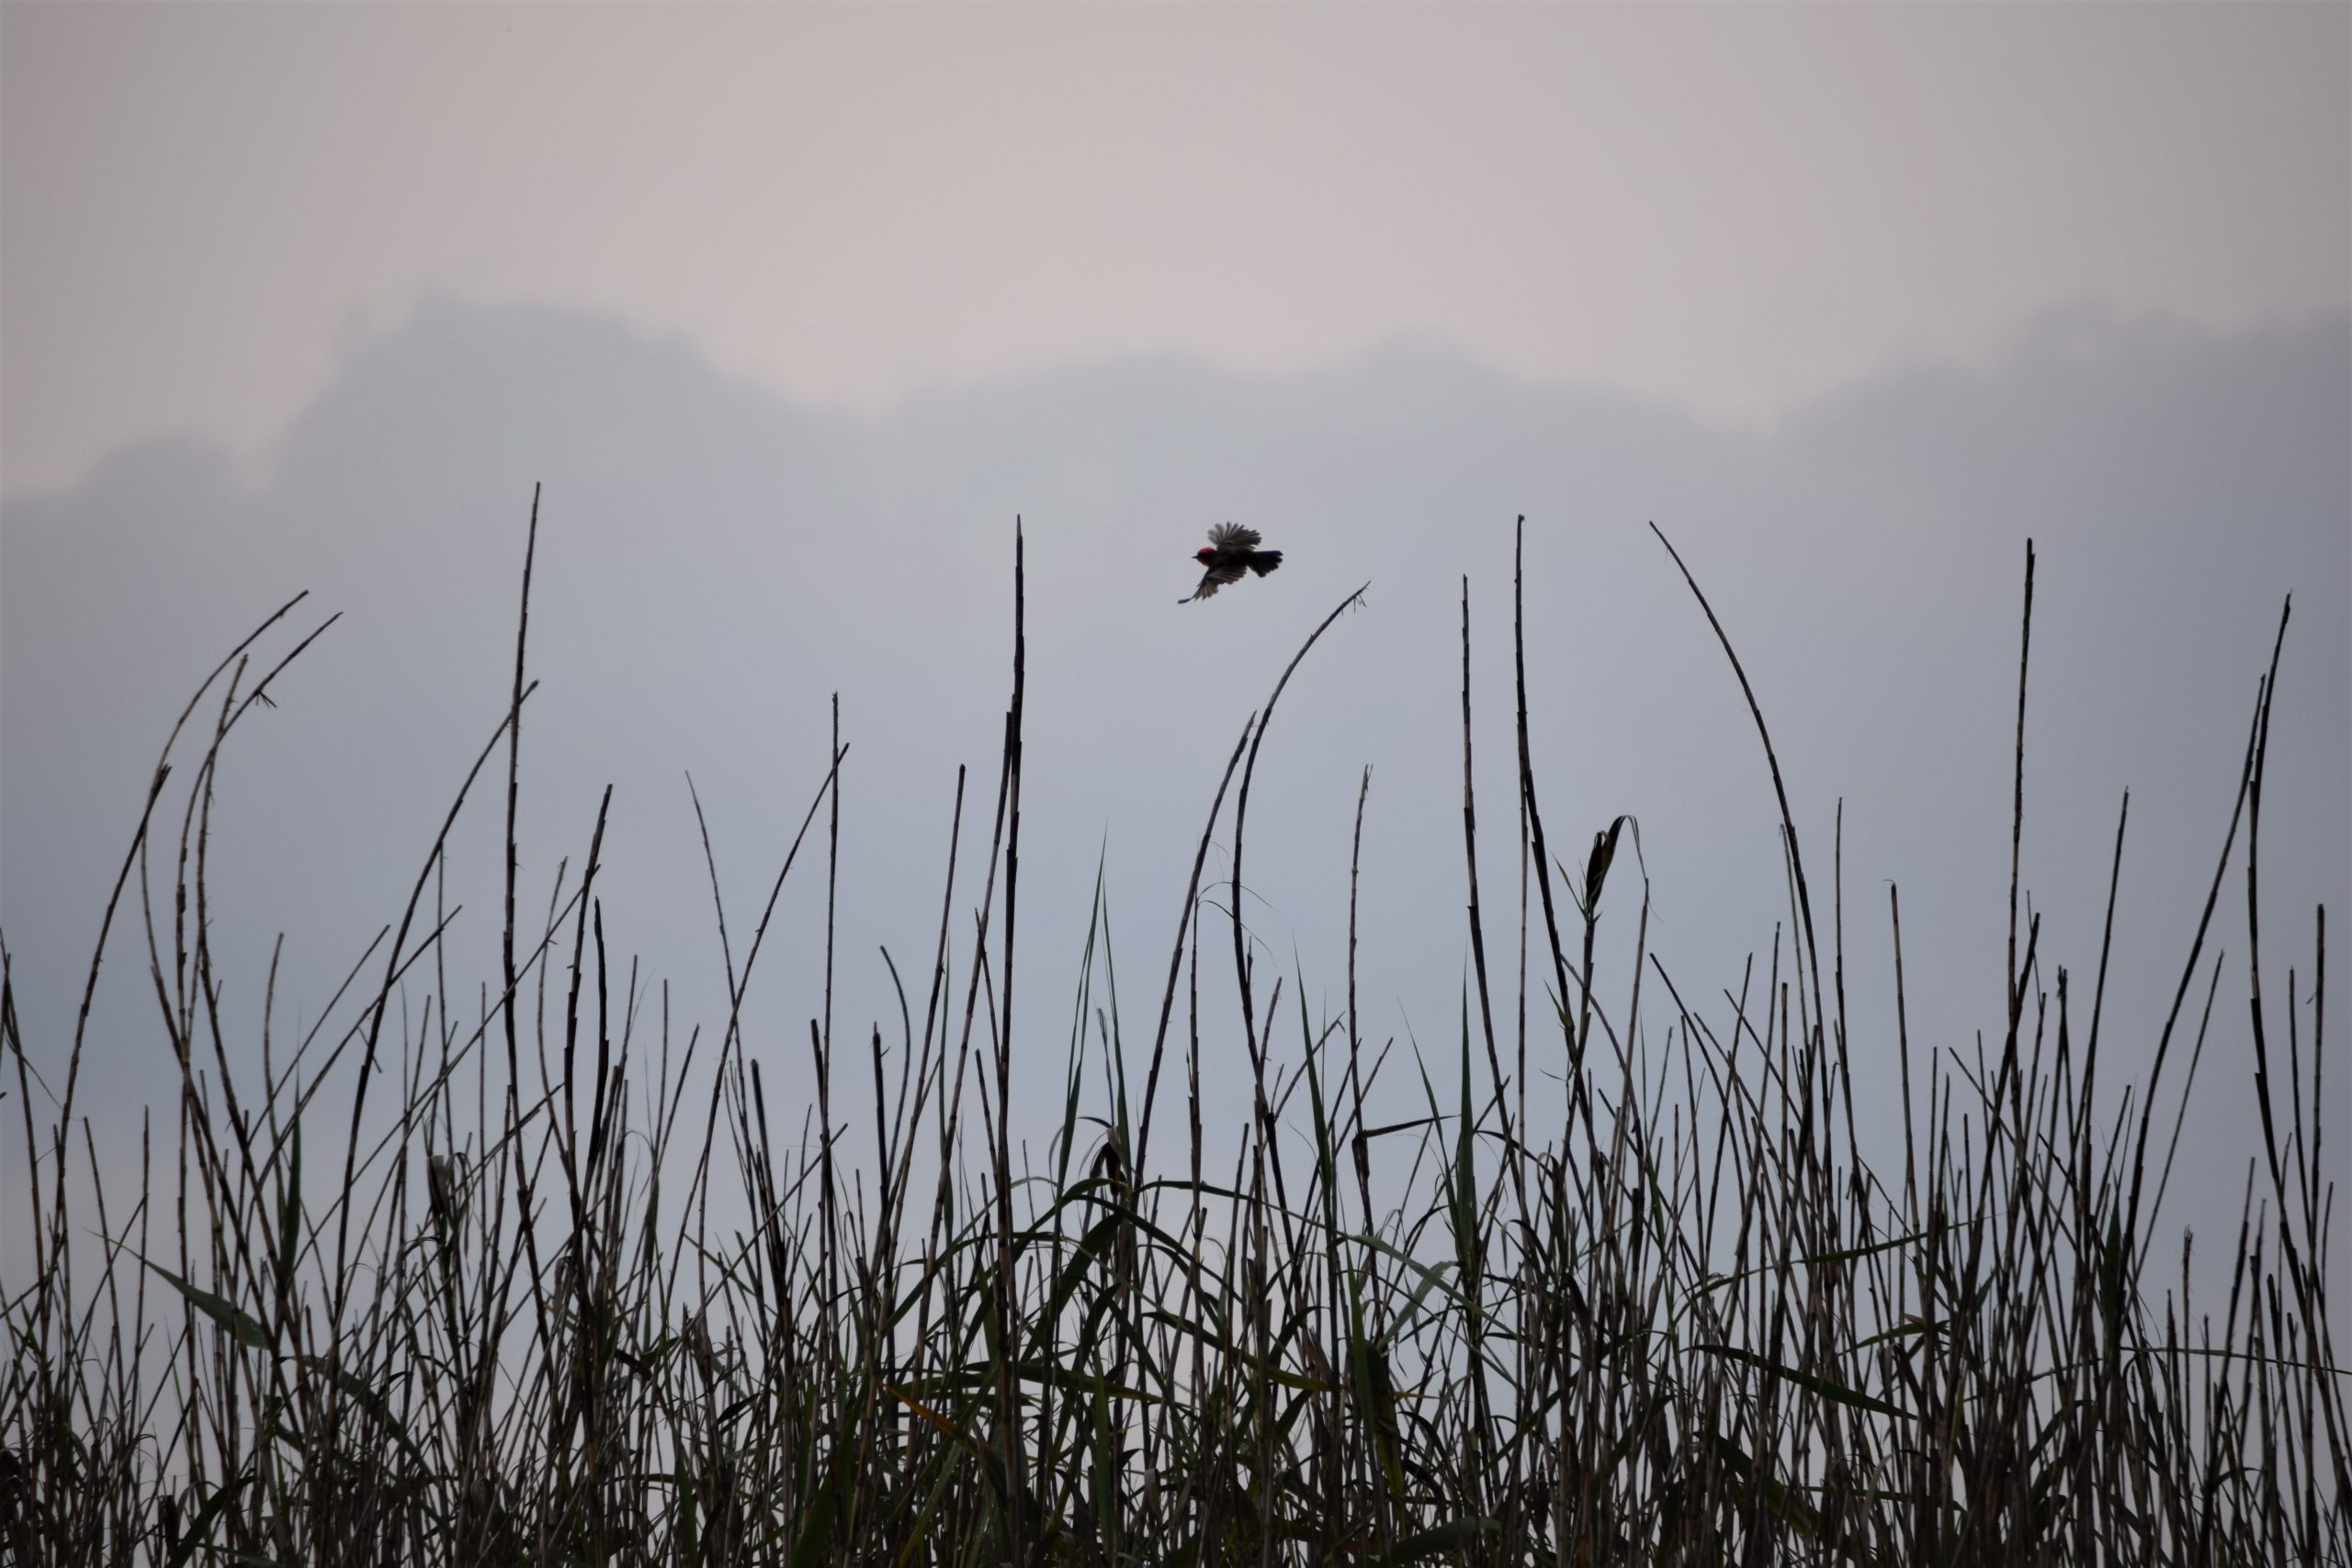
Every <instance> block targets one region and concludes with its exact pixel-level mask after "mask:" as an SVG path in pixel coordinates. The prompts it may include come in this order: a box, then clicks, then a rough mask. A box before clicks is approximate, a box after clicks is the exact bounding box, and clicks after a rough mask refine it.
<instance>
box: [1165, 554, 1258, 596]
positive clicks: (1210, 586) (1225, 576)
mask: <svg viewBox="0 0 2352 1568" xmlns="http://www.w3.org/2000/svg"><path fill="white" fill-rule="evenodd" d="M1245 570H1247V569H1246V568H1244V567H1243V566H1242V564H1241V563H1240V562H1239V561H1234V562H1231V563H1230V564H1228V565H1224V566H1213V567H1211V568H1209V569H1208V570H1207V571H1205V572H1204V573H1202V574H1201V585H1200V586H1199V587H1198V588H1195V589H1193V592H1191V593H1189V594H1187V595H1186V596H1185V597H1183V598H1182V599H1179V600H1177V601H1176V603H1178V604H1191V603H1192V602H1193V600H1195V599H1205V598H1207V597H1208V596H1209V595H1210V594H1212V593H1214V592H1216V591H1217V590H1218V589H1220V588H1222V587H1224V586H1225V585H1226V584H1227V583H1228V582H1238V581H1241V578H1242V573H1243V572H1244V571H1245Z"/></svg>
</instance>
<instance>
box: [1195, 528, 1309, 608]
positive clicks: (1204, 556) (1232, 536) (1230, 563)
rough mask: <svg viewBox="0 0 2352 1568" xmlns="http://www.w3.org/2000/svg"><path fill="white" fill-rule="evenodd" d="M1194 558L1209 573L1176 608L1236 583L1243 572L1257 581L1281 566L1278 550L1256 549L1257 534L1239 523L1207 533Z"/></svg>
mask: <svg viewBox="0 0 2352 1568" xmlns="http://www.w3.org/2000/svg"><path fill="white" fill-rule="evenodd" d="M1193 559H1194V560H1196V561H1198V562H1200V563H1201V565H1202V566H1204V567H1205V568H1207V569H1208V570H1206V571H1204V573H1203V574H1202V576H1201V585H1200V586H1199V587H1198V588H1195V589H1193V592H1191V593H1189V594H1187V595H1185V596H1184V597H1183V598H1182V599H1179V600H1177V601H1176V603H1178V604H1191V603H1192V602H1193V600H1195V599H1205V598H1207V597H1208V596H1209V595H1210V594H1212V593H1214V592H1216V591H1217V590H1218V589H1220V588H1222V587H1224V586H1225V585H1226V584H1227V583H1228V582H1238V581H1241V575H1242V573H1244V572H1249V571H1254V572H1256V573H1257V574H1258V575H1259V576H1260V577H1263V576H1265V575H1266V573H1268V572H1270V571H1272V570H1274V568H1276V567H1278V566H1280V565H1282V564H1283V553H1282V551H1280V550H1261V549H1260V548H1259V547H1258V530H1257V529H1255V528H1244V527H1243V526H1242V525H1240V524H1238V523H1220V524H1218V525H1216V527H1214V528H1212V529H1210V530H1209V542H1208V543H1207V544H1205V545H1204V546H1202V547H1200V548H1199V549H1197V550H1194V551H1193Z"/></svg>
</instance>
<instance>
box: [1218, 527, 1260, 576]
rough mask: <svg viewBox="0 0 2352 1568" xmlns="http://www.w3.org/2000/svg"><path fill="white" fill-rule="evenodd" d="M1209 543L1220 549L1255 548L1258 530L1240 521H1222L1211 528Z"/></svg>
mask: <svg viewBox="0 0 2352 1568" xmlns="http://www.w3.org/2000/svg"><path fill="white" fill-rule="evenodd" d="M1209 543H1210V544H1212V545H1214V546H1216V547H1217V548H1218V549H1220V550H1254V549H1256V548H1257V547H1258V530H1257V529H1255V528H1244V527H1243V526H1242V525H1240V524H1238V523H1220V524H1218V525H1216V527H1214V528H1212V529H1210V530H1209ZM1228 581H1230V580H1229V579H1228Z"/></svg>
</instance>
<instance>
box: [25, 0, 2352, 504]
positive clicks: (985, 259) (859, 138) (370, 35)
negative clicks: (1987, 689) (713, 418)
mask: <svg viewBox="0 0 2352 1568" xmlns="http://www.w3.org/2000/svg"><path fill="white" fill-rule="evenodd" d="M2346 17H2347V12H2346V8H2345V7H2344V6H1900V7H1887V8H1869V7H1862V6H1661V7H1638V6H1368V7H1361V8H1340V7H1331V6H1111V7H1103V8H1098V9H1087V8H1080V7H1072V6H983V7H978V8H967V7H962V6H956V7H926V6H883V7H856V6H770V7H763V6H727V7H718V6H679V7H673V6H646V7H629V6H595V7H575V6H390V7H386V6H332V7H295V6H166V7H160V8H159V7H153V6H23V5H17V6H9V7H8V8H7V10H6V19H5V23H0V26H5V28H6V51H5V71H6V83H5V85H6V94H5V104H0V131H5V134H6V148H7V152H6V166H5V177H6V186H5V193H0V194H4V195H5V202H6V215H7V222H6V232H5V236H0V266H4V267H5V298H0V312H4V313H0V331H5V334H6V344H7V349H8V353H7V356H6V367H5V375H6V387H5V390H6V400H5V421H6V423H5V427H0V444H4V445H5V451H6V462H7V469H6V483H7V485H8V487H9V488H11V489H15V490H23V489H26V488H47V487H51V486H54V485H56V484H59V483H62V482H65V481H66V480H68V479H72V478H73V477H74V476H75V475H76V474H78V473H80V472H82V471H83V470H84V469H85V468H86V466H87V465H88V463H89V462H90V461H91V459H92V458H94V457H96V456H97V455H98V454H100V453H102V452H104V451H106V450H107V449H109V448H110V447H112V446H116V445H117V444H119V443H120V442H122V441H124V440H126V439H130V438H131V437H135V436H140V435H148V434H158V433H163V432H171V431H192V432H195V433H198V434H203V435H206V436H209V437H212V438H215V439H219V440H221V441H224V442H226V443H227V444H228V445H229V446H231V447H232V449H234V450H237V451H239V452H242V453H254V452H257V451H259V450H261V449H263V448H265V447H266V446H267V444H268V442H269V441H270V440H271V439H272V438H273V437H274V436H275V435H276V434H277V433H278V432H279V431H280V430H282V429H283V428H284V426H285V424H286V423H287V422H288V420H289V419H290V418H291V417H293V415H294V414H295V413H296V412H298V411H299V410H300V408H301V406H302V405H303V404H304V402H305V401H307V400H309V399H310V398H311V397H312V396H314V395H315V394H316V393H317V392H318V390H319V389H320V388H321V387H322V385H323V383H324V381H325V380H326V378H327V377H328V376H329V375H330V374H331V372H332V367H333V365H334V356H335V355H336V353H337V351H338V345H340V344H348V343H349V342H350V341H351V340H352V339H353V338H354V337H355V336H363V337H364V336H365V335H366V334H367V333H368V332H370V331H375V330H380V329H381V328H382V326H383V325H384V324H385V323H386V322H387V321H390V320H393V319H396V318H397V316H398V314H399V313H400V311H401V310H403V309H404V308H405V307H406V306H408V305H409V304H411V303H412V302H413V300H414V299H416V298H417V297H418V295H419V294H420V293H421V292H422V291H424V290H426V289H431V288H447V289H454V290H456V291H458V292H459V293H462V294H464V295H466V296H469V297H471V298H477V299H500V300H513V299H525V300H535V301H546V302H559V303H563V304H569V305H575V306H580V307H583V308H587V309H591V310H598V311H603V312H608V313H610V314H613V315H615V316H617V317H619V318H621V319H624V320H627V321H631V322H634V323H637V324H639V325H640V326H643V327H646V328H649V329H650V330H653V331H656V332H663V333H678V334H682V335H684V337H686V338H688V339H690V340H691V341H692V342H693V343H695V344H696V345H697V346H698V347H699V348H700V349H701V350H702V351H703V352H705V353H706V354H707V355H709V356H710V357H711V358H712V359H713V360H714V361H715V362H716V363H718V364H719V365H721V366H724V367H729V368H734V369H739V370H741V371H743V372H746V373H747V374H750V375H752V376H755V377H757V378H760V379H761V380H763V382H765V383H766V384H768V385H771V386H774V387H775V388H777V389H780V390H783V391H786V392H789V393H791V394H793V395H794V396H796V397H797V398H801V399H804V400H813V401H817V402H820V403H831V402H840V401H854V402H871V401H872V400H875V399H876V398H879V397H884V396H887V395H888V394H891V393H894V392H899V391H903V390H906V389H910V388H914V387H920V386H926V385H932V384H935V383H937V382H939V381H941V380H943V379H950V380H952V379H969V378H978V377H984V376H989V375H995V374H999V373H1002V372H1005V371H1009V370H1019V369H1025V368H1033V367H1038V366H1041V365H1049V364H1070V363H1076V362H1080V361H1084V360H1088V359H1092V358H1095V357H1098V356H1101V355H1106V354H1119V353H1129V352H1136V351H1152V352H1169V353H1177V354H1184V355H1198V356H1201V357H1204V358H1206V359H1208V360H1211V361H1213V362H1215V363H1217V364H1220V365H1225V366H1229V367H1240V368H1248V369H1261V370H1272V369H1295V368H1298V367H1303V366H1308V365H1315V364H1320V363H1325V362H1328V361H1329V360H1330V359H1331V358H1332V357H1334V356H1336V355H1344V354H1346V353H1348V352H1350V351H1351V350H1353V349H1356V348H1359V347H1361V346H1363V345H1364V344H1368V343H1374V342H1379V341H1383V340H1385V339H1388V338H1392V337H1396V336H1398V335H1407V336H1413V337H1419V338H1423V339H1427V340H1430V341H1432V342H1437V343H1442V344H1450V345H1453V346H1456V347H1459V348H1462V349H1464V350H1465V351H1467V352H1469V353H1471V354H1474V355H1476V356H1477V357H1479V358H1480V359H1482V360H1484V361H1486V362H1487V363H1489V364H1493V365H1496V366H1498V367H1505V368H1509V369H1511V370H1515V371H1520V372H1523V373H1528V374H1533V375H1542V376H1547V377H1565V378H1574V379H1577V380H1582V381H1589V382H1597V383H1600V384H1603V385H1608V386H1612V387H1618V388H1623V389H1629V390H1633V391H1637V392H1640V393H1644V394H1646V395H1650V396H1654V397H1661V398H1667V399H1670V400H1676V401H1679V402H1681V403H1684V404H1686V405H1688V406H1690V407H1691V408H1694V409H1697V410H1701V411H1702V412H1711V413H1718V414H1730V415H1740V416H1752V415H1757V414H1768V413H1773V412H1785V411H1786V410H1788V409H1789V408H1791V407H1792V406H1794V405H1796V404H1798V403H1801V402H1802V401H1803V400H1805V399H1808V398H1811V397H1815V396H1817V395H1819V394H1821V393H1823V392H1825V391H1827V390H1829V389H1832V388H1834V387H1837V386H1838V385H1840V384H1843V383H1845V382H1848V381H1850V380H1851V379H1852V378H1855V377H1856V376H1858V375H1860V374H1863V373H1866V372H1869V371H1872V370H1877V369H1881V368H1884V367H1887V366H1888V365H1889V364H1890V363H1894V362H1900V361H1905V360H1911V359H1921V358H1925V359H1951V358H1959V359H1967V360H1974V361H1979V362H1981V361H1982V360H1984V359H1985V356H1987V355H1991V354H1993V353H1995V352H1997V351H1998V350H1999V349H2001V348H2002V347H2003V346H2005V345H2007V344H2011V343H2012V342H2013V341H2014V340H2015V338H2016V335H2017V333H2018V331H2019V329H2020V326H2021V324H2022V323H2023V322H2024V321H2027V320H2029V319H2030V317H2031V316H2032V315H2033V313H2034V312H2036V311H2037V310H2042V309H2046V308H2048V307H2050V306H2052V305H2059V304H2073V303H2079V302H2083V301H2086V300H2089V301H2096V302H2098V303H2102V304H2106V305H2109V306H2112V307H2114V308H2116V309H2118V310H2123V311H2125V312H2139V311H2152V312H2159V313H2163V314H2165V315H2167V316H2171V317H2176V318H2178V319H2180V320H2182V321H2189V322H2193V323H2197V324H2201V325H2207V326H2216V327H2224V328H2234V327H2241V326H2244V325H2246V324H2248V323H2249V322H2252V321H2258V320H2261V319H2264V318H2266V317H2269V316H2273V315H2277V314H2279V313H2282V312H2283V313H2301V312H2309V311H2312V310H2330V309H2335V308H2336V307H2338V306H2339V305H2340V304H2341V302H2342V300H2343V298H2344V293H2345V288H2346V273H2347V267H2352V253H2348V252H2347V245H2352V241H2348V240H2347V233H2348V232H2352V218H2347V205H2346V204H2347V197H2346V190H2347V187H2352V177H2348V176H2347V168H2352V164H2347V159H2352V153H2347V151H2346V148H2347V144H2352V126H2347V123H2346V103H2345V88H2344V82H2345V73H2346V53H2347V49H2352V44H2347V21H2346Z"/></svg>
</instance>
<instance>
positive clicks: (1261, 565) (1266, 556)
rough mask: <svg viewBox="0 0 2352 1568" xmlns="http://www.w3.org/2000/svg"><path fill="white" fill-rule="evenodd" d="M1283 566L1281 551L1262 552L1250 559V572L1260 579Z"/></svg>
mask: <svg viewBox="0 0 2352 1568" xmlns="http://www.w3.org/2000/svg"><path fill="white" fill-rule="evenodd" d="M1282 564H1283V553H1282V551H1280V550H1260V551H1258V552H1257V553H1256V554H1254V555H1252V556H1251V557H1250V570H1251V571H1254V572H1256V573H1257V574H1258V575H1259V576H1260V577H1263V576H1265V575H1266V573H1268V572H1270V571H1272V570H1274V568H1276V567H1278V566H1280V565H1282Z"/></svg>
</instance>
